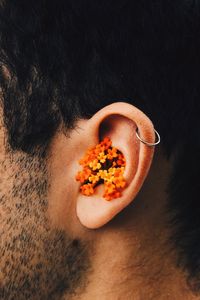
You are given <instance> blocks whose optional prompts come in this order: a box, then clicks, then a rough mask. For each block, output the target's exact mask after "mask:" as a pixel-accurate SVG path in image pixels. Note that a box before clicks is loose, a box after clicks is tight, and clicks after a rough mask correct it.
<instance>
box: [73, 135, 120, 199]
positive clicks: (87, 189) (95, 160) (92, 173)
mask: <svg viewBox="0 0 200 300" xmlns="http://www.w3.org/2000/svg"><path fill="white" fill-rule="evenodd" d="M79 164H80V165H81V166H83V170H82V171H79V172H78V173H77V175H76V180H77V181H80V182H81V184H82V185H81V187H80V190H81V193H82V194H83V195H85V196H91V195H93V194H94V192H95V190H94V189H95V187H96V186H98V185H99V184H101V183H104V185H105V192H104V195H103V197H104V198H105V199H106V200H108V201H110V200H112V199H115V198H118V197H121V191H122V190H123V189H124V188H125V187H126V181H125V178H124V176H123V174H124V170H125V165H126V161H125V157H124V155H123V154H122V153H121V152H120V151H119V150H118V149H117V148H115V147H112V142H111V140H110V138H109V137H105V138H104V139H103V141H101V142H100V143H99V144H98V145H97V146H95V147H92V148H90V149H88V151H87V152H86V154H85V156H84V157H83V158H82V159H81V160H80V161H79Z"/></svg>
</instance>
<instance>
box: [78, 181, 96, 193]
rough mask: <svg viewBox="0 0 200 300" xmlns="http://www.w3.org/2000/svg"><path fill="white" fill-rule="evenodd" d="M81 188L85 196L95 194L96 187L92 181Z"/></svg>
mask: <svg viewBox="0 0 200 300" xmlns="http://www.w3.org/2000/svg"><path fill="white" fill-rule="evenodd" d="M80 189H81V191H82V194H83V195H85V196H90V195H92V194H94V188H93V185H92V184H91V183H88V184H84V185H82V186H81V187H80Z"/></svg>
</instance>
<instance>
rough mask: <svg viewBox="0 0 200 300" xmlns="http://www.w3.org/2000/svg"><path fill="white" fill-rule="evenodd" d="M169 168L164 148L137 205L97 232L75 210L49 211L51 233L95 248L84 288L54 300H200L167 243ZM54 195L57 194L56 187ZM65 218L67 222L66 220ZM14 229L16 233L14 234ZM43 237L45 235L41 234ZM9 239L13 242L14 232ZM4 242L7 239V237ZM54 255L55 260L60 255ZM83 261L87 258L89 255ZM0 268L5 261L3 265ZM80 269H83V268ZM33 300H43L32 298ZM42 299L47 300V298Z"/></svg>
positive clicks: (1, 133) (2, 138) (60, 140)
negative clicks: (57, 231) (61, 232)
mask: <svg viewBox="0 0 200 300" xmlns="http://www.w3.org/2000/svg"><path fill="white" fill-rule="evenodd" d="M0 128H1V131H0V142H1V145H0V150H1V151H0V160H1V162H3V161H4V160H5V157H6V156H5V155H6V153H5V147H4V144H5V142H4V141H5V138H6V137H5V135H4V131H3V127H2V126H1V127H0ZM62 147H63V136H62V135H59V138H58V139H57V143H56V148H57V149H59V148H62ZM56 159H57V157H56V156H55V157H54V156H52V157H51V160H50V163H49V166H48V167H49V170H50V169H51V168H52V166H55V164H54V163H55V161H54V160H56ZM170 166H171V162H167V161H166V159H164V157H163V155H162V150H161V148H159V149H158V150H157V151H156V154H155V157H154V163H153V165H152V168H151V170H150V173H149V176H148V178H147V180H146V181H145V183H144V185H143V187H142V190H141V191H140V192H139V194H138V196H137V197H136V199H135V201H134V202H132V203H131V204H130V205H129V206H128V207H127V208H125V209H124V210H123V211H122V212H121V213H120V214H118V215H117V216H116V217H115V218H114V219H113V220H112V221H111V222H110V223H108V224H106V225H105V226H102V227H101V228H98V229H87V228H85V227H84V226H82V225H81V224H80V223H79V221H78V220H77V217H76V216H75V214H74V215H73V214H72V213H71V209H72V207H73V205H71V204H69V203H68V204H67V205H68V206H67V207H68V213H66V214H65V212H66V211H67V210H66V208H63V207H62V209H61V210H59V207H58V208H57V209H55V206H52V205H51V207H50V208H49V212H48V215H49V220H50V221H49V222H50V223H49V225H48V226H50V227H51V228H52V229H53V228H55V227H60V228H62V230H64V231H65V233H66V234H67V235H69V236H70V238H72V237H75V236H76V237H78V238H80V239H81V240H83V241H84V242H85V243H86V244H87V245H88V247H89V248H90V251H89V253H90V268H87V267H86V268H85V271H84V272H83V274H82V277H83V278H84V285H80V286H78V287H76V289H75V291H74V293H73V294H70V296H69V293H67V292H66V293H65V294H63V295H61V294H58V295H55V297H54V298H53V299H56V300H59V299H62V300H67V299H72V300H90V299H91V300H92V299H95V300H100V299H101V300H118V299H119V300H121V299H127V300H129V299H130V300H151V299H152V300H158V299H159V300H169V299H170V300H173V299H174V300H179V299H180V300H181V299H184V300H198V299H200V296H197V295H194V294H193V293H192V292H191V291H190V289H189V288H188V287H187V284H186V274H185V273H183V272H182V271H181V270H179V269H178V268H176V266H175V265H176V258H177V257H176V253H175V252H173V251H171V250H170V245H169V244H168V237H169V232H168V230H167V226H166V224H167V215H166V213H165V204H166V193H165V189H166V183H167V179H168V176H169V174H170ZM11 170H12V171H13V169H11V168H7V170H6V172H9V171H11ZM2 172H3V170H2ZM8 175H9V174H8V173H6V174H5V170H4V176H3V178H4V179H5V178H6V176H8ZM2 182H3V181H1V187H2V186H3V187H4V194H6V188H7V189H8V190H9V186H6V185H5V184H3V185H2ZM4 183H5V181H4ZM51 192H52V193H54V194H55V192H56V187H55V190H54V191H52V190H51ZM50 204H51V202H50ZM60 205H62V203H61V204H60ZM60 211H62V213H60ZM72 211H73V209H72ZM69 212H70V213H69ZM0 214H1V218H4V220H5V219H6V211H5V210H3V207H1V209H0ZM63 218H64V219H65V222H64V221H62V220H63ZM30 220H31V219H30ZM42 220H43V219H42V218H41V221H42ZM2 224H3V223H2ZM42 228H43V227H42V224H41V228H40V229H41V230H42ZM15 230H16V229H15V228H12V232H14V231H15ZM38 232H40V234H41V231H40V230H39V231H38ZM7 237H9V231H8V236H7ZM47 237H48V235H47ZM4 238H6V237H5V236H4ZM39 249H40V248H39ZM58 250H59V249H57V251H58ZM54 254H55V255H56V253H54ZM77 257H78V256H77ZM33 259H36V257H34V258H33ZM82 259H83V260H84V259H85V258H84V256H83V257H82ZM61 262H62V260H61ZM1 263H3V262H2V261H1ZM34 264H35V262H33V261H32V265H34ZM13 267H14V266H13ZM54 267H55V266H54ZM75 267H77V268H80V265H77V266H75ZM83 269H84V267H83ZM12 271H13V272H14V271H15V270H14V269H13V270H12ZM70 276H71V275H70V273H69V277H70ZM0 280H4V278H0ZM43 285H44V283H43ZM44 290H45V286H44ZM19 299H23V298H19ZM29 299H40V298H34V297H32V298H29ZM43 299H46V298H45V297H43Z"/></svg>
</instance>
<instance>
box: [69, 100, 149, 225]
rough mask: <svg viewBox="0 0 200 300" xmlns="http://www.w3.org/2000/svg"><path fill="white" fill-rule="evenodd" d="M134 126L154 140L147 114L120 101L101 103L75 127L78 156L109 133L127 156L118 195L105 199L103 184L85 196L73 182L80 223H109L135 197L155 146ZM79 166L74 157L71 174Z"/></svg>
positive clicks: (114, 144)
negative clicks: (138, 136) (95, 110)
mask: <svg viewBox="0 0 200 300" xmlns="http://www.w3.org/2000/svg"><path fill="white" fill-rule="evenodd" d="M136 129H138V131H139V134H140V136H141V137H142V139H143V140H145V141H148V142H149V143H153V142H154V141H155V131H154V127H153V124H152V122H151V121H150V119H149V118H148V116H146V115H145V114H144V113H143V112H142V111H141V110H139V109H138V108H136V107H135V106H133V105H130V104H127V103H123V102H117V103H113V104H111V105H108V106H106V107H104V108H103V109H101V110H99V111H98V112H97V113H96V114H95V115H93V116H92V118H90V119H88V120H84V121H83V122H82V123H81V125H80V127H79V129H77V137H76V140H77V145H78V144H79V151H78V153H79V154H80V157H79V159H81V158H82V156H83V155H84V154H85V152H86V151H87V149H88V148H90V147H93V146H95V145H97V144H98V143H99V142H100V141H101V140H102V139H103V138H104V137H109V138H110V139H111V141H112V145H113V146H114V147H115V148H117V149H118V150H119V151H121V152H122V153H123V155H124V157H125V160H126V167H125V172H124V178H125V180H126V182H127V185H126V187H125V189H124V190H123V191H122V195H121V197H119V198H116V199H112V200H110V201H107V200H106V199H105V198H104V197H103V194H104V186H103V184H101V185H99V186H97V187H96V188H95V193H94V194H93V195H90V196H89V197H88V196H85V195H83V194H82V193H81V192H80V184H79V183H78V182H76V184H77V187H78V188H77V193H76V197H75V198H76V201H75V202H76V204H75V205H76V214H77V217H78V219H79V221H80V222H81V224H82V225H83V226H85V227H87V228H92V229H95V228H99V227H101V226H103V225H104V224H106V223H108V222H109V221H110V220H111V219H112V218H114V216H115V215H117V214H118V213H120V212H121V211H122V210H123V209H124V208H125V207H126V206H127V205H129V204H130V203H131V202H132V201H134V199H135V197H136V195H137V194H138V192H139V190H140V189H141V187H142V185H143V182H144V180H145V178H146V176H147V174H148V172H149V169H150V166H151V163H152V159H153V154H154V147H149V146H147V145H145V144H144V143H142V142H141V141H139V140H138V138H137V137H136ZM76 164H77V165H76ZM78 169H79V170H80V169H81V166H80V165H78V161H77V162H75V167H74V178H75V175H76V174H75V173H76V172H77V170H78Z"/></svg>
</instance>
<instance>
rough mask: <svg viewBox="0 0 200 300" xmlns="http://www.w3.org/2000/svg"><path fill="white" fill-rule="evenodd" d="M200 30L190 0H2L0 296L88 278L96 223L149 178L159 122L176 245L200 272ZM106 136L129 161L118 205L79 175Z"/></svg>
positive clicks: (186, 264)
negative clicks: (84, 187)
mask: <svg viewBox="0 0 200 300" xmlns="http://www.w3.org/2000/svg"><path fill="white" fill-rule="evenodd" d="M30 7H31V9H30ZM198 27H199V7H198V4H197V5H196V6H195V5H194V6H193V5H192V2H191V3H190V1H182V2H181V1H174V2H173V3H166V1H161V2H160V3H159V4H158V6H157V7H156V6H153V4H152V3H150V2H149V1H142V2H141V1H140V3H138V1H111V2H109V4H108V3H107V1H101V3H99V2H98V3H97V1H87V2H85V3H84V4H83V3H82V1H78V0H77V1H60V2H59V4H58V3H54V2H53V1H39V0H38V1H28V2H27V1H20V3H18V2H13V1H10V0H6V1H4V2H2V3H1V5H0V42H1V43H0V44H1V49H0V66H1V71H0V85H1V89H2V95H1V107H2V110H1V117H2V126H1V128H0V130H1V136H2V137H3V138H2V139H1V141H2V145H0V147H1V165H0V168H1V174H3V175H2V179H1V181H0V205H1V210H0V212H1V221H0V224H1V228H2V229H3V231H2V232H3V239H2V241H1V244H0V250H1V251H2V253H3V257H4V259H2V262H1V264H3V267H2V270H3V272H2V274H1V273H0V276H2V278H3V280H2V282H3V285H2V286H3V287H2V288H1V287H0V295H1V297H2V299H4V298H5V299H6V296H7V295H8V294H6V293H11V291H12V293H13V297H16V296H17V295H18V292H19V290H20V289H22V288H23V291H24V294H23V295H21V299H27V297H32V298H33V299H34V297H35V298H37V299H40V298H41V299H46V298H47V299H50V298H48V297H50V296H49V295H52V297H53V296H54V295H56V296H57V295H62V293H63V292H66V291H69V292H72V291H73V290H74V288H75V287H76V286H77V285H80V282H81V278H83V276H82V274H84V272H85V271H86V270H87V269H89V266H90V258H89V257H90V254H89V253H90V247H89V245H90V242H91V235H95V231H94V232H93V231H92V233H91V231H90V230H93V229H98V228H102V227H103V226H104V225H105V224H108V226H109V224H110V223H111V224H112V220H113V219H114V218H115V216H116V215H119V214H120V213H121V212H123V210H124V209H125V208H126V207H127V206H128V205H130V204H131V202H133V201H134V200H135V199H137V194H138V193H139V191H140V189H141V188H142V186H143V183H144V181H145V180H146V179H148V174H149V170H150V167H151V165H152V163H153V161H152V160H153V155H154V148H148V147H145V146H144V145H143V144H142V143H140V142H139V141H138V140H137V139H136V137H135V131H136V128H137V127H139V129H140V133H141V136H143V138H145V139H146V140H148V141H149V142H151V141H154V139H155V135H154V128H155V129H157V130H158V131H159V133H160V135H161V137H162V151H163V155H164V157H165V159H166V160H170V159H171V160H172V161H173V170H172V173H171V176H170V178H169V183H168V186H169V188H168V211H169V217H170V219H171V224H170V225H173V226H172V228H171V232H172V234H171V236H172V239H171V243H172V244H173V245H174V246H176V250H177V253H179V258H180V262H181V266H182V267H183V268H187V270H188V271H189V274H190V275H193V277H194V278H195V279H196V278H198V276H199V272H200V270H199V268H200V264H199V250H200V244H199V239H198V232H199V230H200V221H199V211H200V205H199V202H198V197H199V196H198V190H199V183H198V169H199V168H198V164H199V153H200V151H199V150H200V135H199V131H198V117H199V113H200V106H199V99H198V98H199V95H200V91H199V82H198V81H199V78H200V76H199V75H200V74H199V70H200V68H199V48H200V45H199V41H198ZM105 136H109V137H110V138H111V140H112V142H113V145H115V147H117V148H118V149H119V150H120V151H121V152H122V153H123V154H124V155H125V158H126V162H127V164H126V171H125V177H126V180H127V182H128V186H127V188H126V189H125V190H124V192H123V193H122V197H120V198H119V199H114V200H112V201H110V202H108V201H107V202H106V201H105V200H104V199H103V198H102V194H103V190H102V186H99V187H98V189H97V191H96V193H95V194H94V195H93V196H92V197H90V198H87V197H85V196H83V195H81V194H80V191H79V187H80V186H79V184H78V183H77V182H76V181H75V175H76V173H77V172H78V170H79V169H80V166H79V165H78V161H79V159H80V158H81V157H82V156H83V155H84V153H85V152H86V151H87V149H88V148H89V147H92V146H95V145H96V144H98V143H99V142H100V141H101V140H102V138H103V137H105ZM30 257H31V259H30ZM78 257H79V259H77V258H78ZM22 266H23V267H22ZM16 270H17V271H16ZM16 272H17V274H16ZM52 273H54V274H55V277H48V276H50V275H49V274H52ZM9 274H13V277H10V278H9V279H8V276H9ZM50 278H51V280H50ZM14 282H17V283H16V285H15V284H14ZM44 282H45V283H44ZM196 282H197V284H196V286H195V288H197V289H198V287H199V282H198V280H197V281H196ZM28 293H30V294H28ZM31 293H32V294H31ZM37 293H38V294H37Z"/></svg>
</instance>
